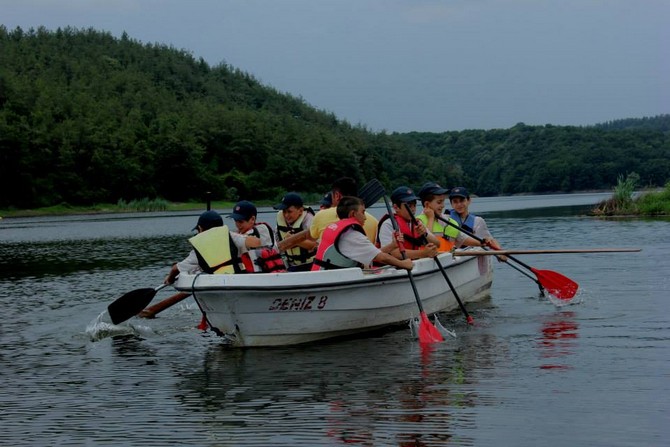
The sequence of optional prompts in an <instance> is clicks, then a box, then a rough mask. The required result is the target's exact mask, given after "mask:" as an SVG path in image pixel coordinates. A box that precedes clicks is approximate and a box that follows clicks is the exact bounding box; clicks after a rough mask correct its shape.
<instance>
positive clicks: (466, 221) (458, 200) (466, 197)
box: [449, 186, 507, 261]
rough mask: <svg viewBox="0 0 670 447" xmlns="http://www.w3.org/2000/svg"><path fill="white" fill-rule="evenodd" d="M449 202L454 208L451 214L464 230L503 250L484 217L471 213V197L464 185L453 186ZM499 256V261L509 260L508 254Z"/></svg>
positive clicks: (496, 248) (492, 246) (490, 245)
mask: <svg viewBox="0 0 670 447" xmlns="http://www.w3.org/2000/svg"><path fill="white" fill-rule="evenodd" d="M449 203H450V204H451V207H452V210H451V211H449V216H450V217H451V218H452V219H453V220H455V221H456V222H457V223H458V225H459V226H460V227H461V228H462V229H463V230H465V231H467V232H469V233H472V234H474V235H475V236H477V237H478V238H480V239H483V240H484V241H485V243H486V245H488V246H489V247H491V248H492V249H494V250H501V247H500V244H499V243H498V241H497V240H495V239H494V238H493V236H492V235H491V232H490V231H489V228H488V226H487V225H486V221H485V220H484V218H483V217H481V216H476V215H474V214H471V213H470V210H469V207H470V203H471V199H470V193H469V192H468V190H467V189H465V188H464V187H462V186H457V187H455V188H452V189H451V191H449ZM497 258H498V260H499V261H506V260H507V257H506V256H497Z"/></svg>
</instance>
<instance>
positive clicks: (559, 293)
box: [437, 216, 579, 300]
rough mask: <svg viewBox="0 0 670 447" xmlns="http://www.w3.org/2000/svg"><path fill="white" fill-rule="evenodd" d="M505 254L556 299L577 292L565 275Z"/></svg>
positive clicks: (576, 287) (491, 251) (477, 237)
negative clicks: (529, 272)
mask: <svg viewBox="0 0 670 447" xmlns="http://www.w3.org/2000/svg"><path fill="white" fill-rule="evenodd" d="M437 218H438V219H439V220H441V221H442V222H444V223H445V224H447V225H449V226H452V227H454V228H457V229H458V230H459V231H461V232H463V233H464V234H466V235H468V236H470V237H471V238H473V239H475V240H477V241H479V242H480V243H482V244H483V243H484V239H482V238H480V237H479V236H476V235H474V234H473V233H471V232H469V231H466V230H465V229H463V228H461V227H460V226H459V225H456V224H455V223H453V222H451V221H450V220H449V219H445V218H443V217H442V216H437ZM474 252H477V253H493V250H489V251H483V252H482V251H476V250H475V251H473V253H474ZM506 256H507V257H508V258H509V259H510V260H512V261H514V262H516V263H517V264H519V265H521V266H523V267H525V268H527V269H528V270H530V271H531V272H532V273H533V274H534V275H535V277H536V278H537V281H535V283H536V284H538V287H540V291H542V290H543V289H544V290H547V291H548V292H549V293H551V294H552V295H553V296H555V297H556V298H558V299H562V300H569V299H572V298H573V297H574V296H575V294H576V293H577V289H578V288H579V284H577V283H576V282H575V281H573V280H571V279H570V278H568V277H567V276H565V275H561V274H560V273H558V272H554V271H551V270H538V269H536V268H533V267H531V266H529V265H528V264H525V263H523V262H521V261H519V260H518V259H516V258H515V257H514V256H512V255H511V254H506Z"/></svg>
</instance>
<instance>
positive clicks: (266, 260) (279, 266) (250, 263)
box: [241, 247, 286, 273]
mask: <svg viewBox="0 0 670 447" xmlns="http://www.w3.org/2000/svg"><path fill="white" fill-rule="evenodd" d="M241 258H242V263H243V264H244V268H245V270H246V272H247V273H259V272H262V273H280V272H285V271H286V265H284V260H283V259H282V257H281V254H279V252H278V251H277V249H276V248H274V247H258V248H251V249H249V251H248V252H246V253H243V254H242V256H241Z"/></svg>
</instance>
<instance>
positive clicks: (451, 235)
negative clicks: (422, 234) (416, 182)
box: [416, 182, 481, 252]
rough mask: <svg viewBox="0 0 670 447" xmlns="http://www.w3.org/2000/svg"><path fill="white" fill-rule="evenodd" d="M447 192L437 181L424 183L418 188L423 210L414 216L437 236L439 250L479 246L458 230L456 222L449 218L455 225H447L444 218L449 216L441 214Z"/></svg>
mask: <svg viewBox="0 0 670 447" xmlns="http://www.w3.org/2000/svg"><path fill="white" fill-rule="evenodd" d="M448 193H449V190H448V189H446V188H442V187H441V186H440V185H438V184H437V183H434V182H428V183H425V184H424V185H423V186H422V187H421V189H420V190H419V198H420V199H421V204H422V205H423V212H422V213H421V214H419V215H418V216H416V218H417V220H419V221H421V223H423V224H424V225H425V226H426V228H427V229H428V230H429V231H430V232H431V233H433V234H434V235H435V236H436V237H437V239H438V241H439V242H440V244H439V248H438V251H440V252H444V251H449V250H451V249H452V248H454V246H459V247H461V246H472V247H478V246H480V245H481V244H480V243H479V242H478V241H476V240H475V239H473V238H471V237H469V236H467V235H465V233H462V232H460V231H458V228H457V227H458V222H456V221H455V220H453V219H451V223H452V224H453V225H455V226H453V225H448V224H447V222H446V220H447V219H449V218H445V217H443V216H442V212H443V211H444V202H445V200H446V199H447V194H448Z"/></svg>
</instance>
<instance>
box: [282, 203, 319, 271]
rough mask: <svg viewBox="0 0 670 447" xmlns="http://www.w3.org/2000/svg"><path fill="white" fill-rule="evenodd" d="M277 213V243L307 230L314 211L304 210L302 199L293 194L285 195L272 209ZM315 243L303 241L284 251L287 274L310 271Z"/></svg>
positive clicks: (308, 240) (309, 240)
mask: <svg viewBox="0 0 670 447" xmlns="http://www.w3.org/2000/svg"><path fill="white" fill-rule="evenodd" d="M273 208H274V209H276V210H279V211H277V228H276V230H275V237H276V239H277V241H278V242H281V241H283V240H284V239H286V238H287V237H289V236H291V235H294V234H296V233H299V232H300V231H304V230H309V227H310V225H311V224H312V219H313V218H314V211H312V209H311V208H309V207H307V208H305V206H304V204H303V201H302V197H300V195H299V194H297V193H295V192H290V193H288V194H286V195H285V196H284V197H283V198H282V200H281V202H280V203H278V204H277V205H275V206H274V207H273ZM317 245H318V244H317V242H316V241H314V240H311V239H305V240H304V241H302V242H299V243H298V244H297V245H296V246H295V247H292V248H289V249H288V250H285V251H284V257H285V259H286V264H287V266H288V271H289V272H304V271H309V270H311V269H312V261H313V260H314V255H315V254H316V247H317Z"/></svg>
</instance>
